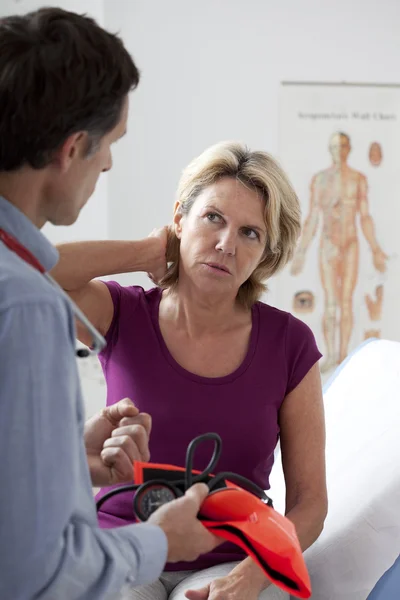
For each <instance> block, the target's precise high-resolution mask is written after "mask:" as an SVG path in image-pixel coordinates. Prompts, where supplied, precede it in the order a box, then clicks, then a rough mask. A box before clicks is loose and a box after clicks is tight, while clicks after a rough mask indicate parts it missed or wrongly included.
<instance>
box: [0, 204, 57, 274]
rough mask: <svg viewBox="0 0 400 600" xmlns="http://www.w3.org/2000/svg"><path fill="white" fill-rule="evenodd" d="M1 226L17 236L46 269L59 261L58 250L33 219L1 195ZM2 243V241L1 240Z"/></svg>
mask: <svg viewBox="0 0 400 600" xmlns="http://www.w3.org/2000/svg"><path fill="white" fill-rule="evenodd" d="M0 228H2V229H4V231H6V232H7V233H8V234H10V235H12V236H13V237H15V238H16V239H17V240H18V241H19V243H20V244H22V245H23V246H25V248H26V249H27V250H29V252H31V253H32V254H33V256H34V257H35V258H36V259H37V260H38V261H39V262H40V264H41V265H42V266H43V267H44V268H45V269H46V271H51V269H52V268H53V267H55V265H56V264H57V262H58V258H59V255H58V250H57V249H56V248H55V247H54V246H53V245H52V244H51V243H50V242H49V240H48V239H47V238H46V237H45V236H44V235H43V233H42V232H41V231H40V229H38V228H37V227H36V226H35V225H34V224H33V223H32V221H30V220H29V219H28V217H27V216H26V215H24V214H23V213H22V212H21V211H20V210H19V209H18V208H16V207H15V206H14V205H13V204H11V202H8V200H6V199H5V198H2V197H1V196H0ZM0 243H1V242H0Z"/></svg>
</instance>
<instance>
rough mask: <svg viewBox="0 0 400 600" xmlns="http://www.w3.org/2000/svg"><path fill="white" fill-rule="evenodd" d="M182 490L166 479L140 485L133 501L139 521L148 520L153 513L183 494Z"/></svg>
mask: <svg viewBox="0 0 400 600" xmlns="http://www.w3.org/2000/svg"><path fill="white" fill-rule="evenodd" d="M181 495H182V494H181V492H179V490H178V489H177V488H175V487H174V486H172V485H169V484H168V483H167V482H165V481H149V482H148V483H145V484H143V485H141V486H140V488H139V489H138V490H137V492H136V495H135V499H134V501H133V508H134V511H135V514H136V517H137V518H138V519H139V521H147V519H148V518H149V517H150V515H152V514H153V512H155V511H156V510H157V508H160V506H163V505H164V504H167V503H168V502H171V500H175V499H176V498H178V497H179V496H181Z"/></svg>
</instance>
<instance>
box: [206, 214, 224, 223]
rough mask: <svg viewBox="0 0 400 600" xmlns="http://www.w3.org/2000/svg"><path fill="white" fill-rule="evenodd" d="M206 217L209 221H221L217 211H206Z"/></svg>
mask: <svg viewBox="0 0 400 600" xmlns="http://www.w3.org/2000/svg"><path fill="white" fill-rule="evenodd" d="M207 219H208V220H209V221H211V223H219V222H220V221H221V216H220V215H218V214H217V213H207Z"/></svg>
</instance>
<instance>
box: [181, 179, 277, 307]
mask: <svg viewBox="0 0 400 600" xmlns="http://www.w3.org/2000/svg"><path fill="white" fill-rule="evenodd" d="M264 205H265V204H264V200H263V198H262V197H261V195H260V194H259V193H257V191H255V190H252V189H249V188H247V187H245V186H244V185H243V184H242V183H240V182H239V181H237V180H236V179H234V178H230V177H225V178H223V179H220V180H219V181H217V182H216V183H214V184H213V185H210V186H209V187H207V188H206V189H204V190H203V191H202V192H201V193H200V194H199V196H198V197H197V198H196V200H195V202H194V204H193V206H192V208H191V210H190V212H189V214H187V215H181V214H180V213H179V211H178V210H176V212H175V217H174V225H175V233H176V235H177V237H178V238H179V239H180V241H181V245H180V272H179V277H180V279H181V278H182V277H187V278H189V279H190V280H191V281H192V282H193V283H194V284H195V285H196V286H197V287H199V288H200V289H201V290H202V291H206V292H207V293H216V294H220V293H224V294H226V293H232V296H233V297H236V294H237V292H238V290H239V287H240V286H241V285H242V284H243V283H244V282H245V281H246V280H247V279H248V278H249V277H250V275H251V274H252V272H253V271H254V269H255V268H256V267H257V265H258V264H259V262H260V260H261V259H262V256H263V253H264V248H265V244H266V240H267V231H266V226H265V223H264Z"/></svg>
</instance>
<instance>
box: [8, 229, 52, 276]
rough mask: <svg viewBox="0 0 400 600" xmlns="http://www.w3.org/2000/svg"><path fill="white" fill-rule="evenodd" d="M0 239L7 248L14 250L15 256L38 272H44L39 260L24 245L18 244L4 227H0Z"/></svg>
mask: <svg viewBox="0 0 400 600" xmlns="http://www.w3.org/2000/svg"><path fill="white" fill-rule="evenodd" d="M0 240H1V241H2V242H3V244H5V245H6V246H7V248H9V249H10V250H11V251H12V252H15V254H17V256H19V257H20V258H22V260H24V261H25V262H27V263H28V264H29V265H31V267H33V268H34V269H36V270H37V271H40V273H45V272H46V269H44V267H43V266H42V265H41V264H40V262H39V261H38V260H37V259H36V258H35V257H34V256H33V254H32V252H29V250H28V249H27V248H25V246H23V245H22V244H20V243H19V241H18V240H16V239H15V237H13V236H12V235H10V234H9V233H7V232H6V231H4V229H0Z"/></svg>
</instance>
